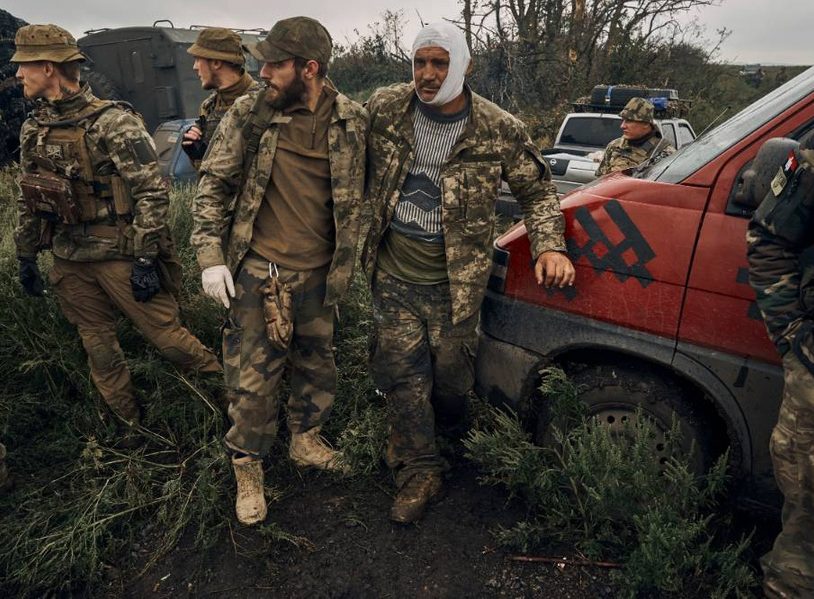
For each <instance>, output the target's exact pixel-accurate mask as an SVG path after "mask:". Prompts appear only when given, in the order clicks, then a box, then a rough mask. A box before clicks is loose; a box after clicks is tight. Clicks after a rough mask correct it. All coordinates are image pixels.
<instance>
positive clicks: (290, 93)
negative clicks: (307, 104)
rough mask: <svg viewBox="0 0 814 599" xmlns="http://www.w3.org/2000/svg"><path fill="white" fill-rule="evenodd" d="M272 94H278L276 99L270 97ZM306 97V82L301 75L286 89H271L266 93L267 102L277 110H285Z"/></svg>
mask: <svg viewBox="0 0 814 599" xmlns="http://www.w3.org/2000/svg"><path fill="white" fill-rule="evenodd" d="M272 92H277V95H276V97H273V98H272V97H270V96H271V93H272ZM304 96H305V81H303V80H302V78H301V77H300V74H299V73H297V76H296V77H295V78H294V81H292V82H291V83H290V84H289V85H288V87H286V88H285V89H272V88H269V89H268V90H267V91H266V100H268V103H269V104H271V107H272V108H274V109H275V110H285V109H286V108H288V107H289V106H292V105H294V104H296V103H297V102H301V101H302V99H303V97H304Z"/></svg>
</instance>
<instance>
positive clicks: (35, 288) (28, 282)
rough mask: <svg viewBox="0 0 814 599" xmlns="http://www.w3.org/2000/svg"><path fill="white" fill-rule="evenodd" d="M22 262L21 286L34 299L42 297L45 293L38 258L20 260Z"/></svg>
mask: <svg viewBox="0 0 814 599" xmlns="http://www.w3.org/2000/svg"><path fill="white" fill-rule="evenodd" d="M19 260H20V285H22V286H23V289H25V292H26V293H27V294H28V295H30V296H32V297H41V296H42V294H43V292H44V291H45V285H43V282H42V275H40V269H39V267H37V260H36V258H19Z"/></svg>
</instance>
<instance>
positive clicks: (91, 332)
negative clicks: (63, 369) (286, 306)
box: [12, 25, 220, 441]
mask: <svg viewBox="0 0 814 599" xmlns="http://www.w3.org/2000/svg"><path fill="white" fill-rule="evenodd" d="M15 44H16V47H17V51H16V53H15V54H14V56H13V57H12V61H13V62H16V63H18V64H19V68H18V71H17V78H18V79H19V80H20V81H21V82H22V84H23V90H24V93H25V95H26V97H28V98H29V99H32V100H35V101H36V107H35V109H34V111H33V112H32V113H31V116H30V118H29V119H28V120H27V121H26V122H25V123H24V124H23V127H22V131H21V133H20V146H21V152H20V166H21V170H22V175H21V178H20V188H21V197H20V200H19V224H18V225H17V229H16V230H15V233H14V239H15V242H16V245H17V256H18V259H19V261H20V281H21V283H22V285H23V287H24V289H25V291H26V292H27V293H28V294H29V295H42V293H43V283H42V279H41V277H40V273H39V270H38V267H37V262H36V256H37V253H38V252H39V251H40V250H43V249H51V250H52V252H53V255H54V265H53V268H52V269H51V272H50V273H49V280H50V283H51V286H52V287H53V289H54V291H55V294H56V296H57V298H58V300H59V303H60V306H61V308H62V311H63V313H64V314H65V317H66V318H67V319H68V320H69V321H70V322H71V323H72V324H74V325H76V326H77V329H78V331H79V335H80V337H81V338H82V344H83V346H84V348H85V350H86V351H87V353H88V363H89V366H90V373H91V377H92V379H93V381H94V383H95V384H96V388H97V389H98V390H99V393H100V394H101V396H102V398H103V399H104V400H105V401H106V402H107V403H108V405H109V406H110V407H111V408H112V409H113V411H114V412H115V413H116V414H117V415H118V416H119V417H120V418H121V419H122V420H123V421H124V422H125V423H126V425H127V426H125V427H123V428H124V431H123V432H124V433H125V435H126V438H127V439H128V441H129V440H132V437H131V435H132V433H133V427H135V426H136V425H138V423H139V419H140V410H139V407H138V405H137V403H136V400H135V396H134V390H133V386H132V383H131V380H130V373H129V371H128V369H127V362H126V360H125V357H124V354H123V353H122V350H121V347H120V346H119V343H118V340H117V338H116V324H117V321H118V312H123V313H124V314H125V315H126V316H127V317H129V318H130V319H131V320H132V321H133V323H134V324H135V325H136V327H137V328H138V329H139V330H140V331H141V332H142V334H144V336H145V337H147V339H148V340H149V341H151V342H152V343H153V344H154V345H156V346H157V347H158V348H159V349H160V350H161V352H162V353H163V354H164V355H165V356H166V357H167V358H168V359H170V360H172V361H173V362H174V363H175V364H177V365H178V366H180V367H182V368H184V369H188V370H201V371H206V372H220V365H219V364H218V361H217V359H216V358H215V356H214V354H212V352H210V351H209V350H208V349H206V348H205V347H204V346H203V345H202V344H201V342H200V341H198V339H196V338H195V337H194V336H193V335H192V334H191V333H190V332H189V331H188V330H186V329H185V328H184V327H182V326H181V323H180V320H179V315H178V304H177V302H176V299H175V297H174V296H173V293H175V292H177V286H178V284H179V282H180V281H179V277H180V270H179V264H178V262H177V261H176V258H175V255H174V249H173V244H172V240H171V238H170V233H169V230H168V228H167V212H168V207H169V199H168V197H167V189H166V186H165V184H164V182H163V181H162V180H161V177H160V175H159V171H158V159H157V157H156V154H155V149H154V146H153V142H152V139H151V138H150V136H149V135H148V133H147V131H146V130H145V128H144V123H143V122H142V120H141V118H140V117H139V116H138V115H137V114H136V113H135V112H134V111H133V110H132V108H131V107H129V105H126V104H121V103H114V102H106V101H102V100H99V99H98V98H96V97H95V96H94V95H93V93H92V91H91V89H90V88H89V87H88V85H84V86H80V83H79V73H80V70H79V61H81V60H83V59H84V57H83V56H82V54H81V53H80V52H79V49H78V48H77V46H76V42H75V40H74V39H73V37H72V36H71V35H70V34H69V33H68V32H67V31H65V30H64V29H61V28H59V27H57V26H55V25H28V26H25V27H22V28H20V29H19V31H18V32H17V36H16V39H15Z"/></svg>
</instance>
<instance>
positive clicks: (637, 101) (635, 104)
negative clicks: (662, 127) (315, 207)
mask: <svg viewBox="0 0 814 599" xmlns="http://www.w3.org/2000/svg"><path fill="white" fill-rule="evenodd" d="M619 116H620V117H622V118H623V119H625V120H626V121H639V122H640V123H650V124H651V125H654V126H655V124H656V120H655V119H654V118H653V104H652V103H651V102H649V101H648V100H645V99H644V98H631V99H630V101H629V102H628V103H627V104H625V107H624V108H623V109H622V112H620V113H619Z"/></svg>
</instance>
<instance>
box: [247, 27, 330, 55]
mask: <svg viewBox="0 0 814 599" xmlns="http://www.w3.org/2000/svg"><path fill="white" fill-rule="evenodd" d="M332 48H333V42H332V41H331V35H330V34H329V33H328V30H327V29H325V27H323V26H322V24H321V23H320V22H319V21H317V20H315V19H311V18H309V17H291V18H290V19H283V20H282V21H277V22H276V23H275V24H274V27H272V28H271V31H269V34H268V35H267V36H266V39H264V40H263V41H262V42H258V43H256V44H247V46H246V49H247V50H248V51H249V52H251V54H252V56H254V57H255V58H256V59H257V60H262V61H263V62H282V61H283V60H288V59H289V58H295V57H299V58H305V59H306V60H316V61H317V62H319V63H320V64H328V61H329V60H331V50H332Z"/></svg>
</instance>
